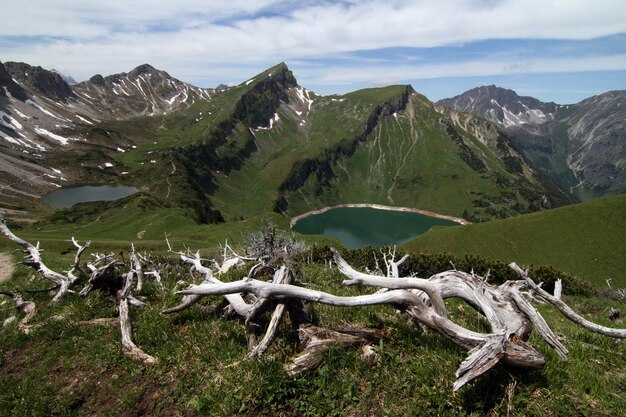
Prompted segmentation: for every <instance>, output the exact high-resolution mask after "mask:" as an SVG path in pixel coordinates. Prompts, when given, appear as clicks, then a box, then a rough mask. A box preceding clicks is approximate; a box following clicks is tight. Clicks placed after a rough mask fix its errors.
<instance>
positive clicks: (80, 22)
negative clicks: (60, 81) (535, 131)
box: [0, 0, 626, 104]
mask: <svg viewBox="0 0 626 417" xmlns="http://www.w3.org/2000/svg"><path fill="white" fill-rule="evenodd" d="M0 60H1V61H24V62H27V63H29V64H31V65H41V66H43V67H45V68H49V69H51V68H55V69H57V70H59V71H61V72H63V73H65V74H68V75H71V76H72V77H74V78H75V79H76V80H78V81H81V80H84V79H87V78H89V77H91V76H92V75H94V74H96V73H101V74H103V75H108V74H113V73H118V72H128V71H130V70H131V69H132V68H133V67H135V66H137V65H139V64H142V63H146V62H147V63H150V64H152V65H153V66H155V67H157V68H160V69H163V70H165V71H168V72H169V73H170V74H171V75H172V76H174V77H176V78H179V79H181V80H183V81H186V82H190V83H192V84H195V85H198V86H202V87H214V86H216V85H217V84H219V83H226V84H236V83H240V82H242V81H244V80H246V79H248V78H250V77H251V76H252V75H254V74H256V73H259V72H261V71H263V70H264V69H266V68H268V67H270V66H272V65H275V64H276V63H278V62H280V61H285V62H286V63H287V64H288V65H289V67H290V68H291V69H292V70H293V72H294V74H295V76H296V78H297V79H298V81H299V83H300V84H301V85H303V86H304V87H306V88H308V89H311V90H313V91H316V92H318V93H322V94H333V93H339V94H341V93H345V92H349V91H353V90H356V89H360V88H368V87H378V86H383V85H389V84H412V85H413V86H414V88H415V89H416V90H417V91H419V92H421V93H423V94H425V95H426V96H427V97H429V98H430V99H431V100H438V99H441V98H444V97H451V96H454V95H457V94H460V93H462V92H463V91H465V90H467V89H470V88H473V87H476V86H479V85H486V84H496V85H499V86H502V87H506V88H511V89H514V90H516V91H517V92H518V93H520V94H522V95H531V96H534V97H537V98H539V99H541V100H544V101H555V102H557V103H563V104H565V103H574V102H577V101H580V100H582V99H584V98H586V97H589V96H591V95H594V94H599V93H602V92H604V91H608V90H615V89H625V88H626V7H624V3H623V0H598V1H594V2H592V1H589V0H585V1H583V0H445V1H444V0H438V1H431V0H428V1H426V0H414V1H400V0H388V1H384V2H383V1H368V0H362V1H356V0H347V1H322V0H299V1H296V0H281V1H259V0H229V1H199V0H177V1H171V0H170V1H153V0H134V1H128V0H124V1H120V0H108V1H106V2H86V1H84V0H29V1H21V0H20V1H16V0H9V1H8V2H7V3H5V4H4V5H3V19H2V26H0Z"/></svg>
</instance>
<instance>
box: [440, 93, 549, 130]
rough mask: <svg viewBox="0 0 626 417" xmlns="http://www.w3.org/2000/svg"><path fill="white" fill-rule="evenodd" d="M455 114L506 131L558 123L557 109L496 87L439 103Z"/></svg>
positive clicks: (464, 94)
mask: <svg viewBox="0 0 626 417" xmlns="http://www.w3.org/2000/svg"><path fill="white" fill-rule="evenodd" d="M438 103H439V104H442V105H444V106H447V107H451V108H453V109H455V110H459V111H464V112H469V113H474V114H477V115H479V116H481V117H484V118H486V119H488V120H491V121H492V122H494V123H497V124H499V125H500V126H503V127H510V126H518V125H523V124H527V123H530V124H533V125H536V124H541V123H543V122H546V121H549V120H552V119H554V114H555V113H556V109H557V105H556V104H555V103H544V102H543V101H540V100H537V99H536V98H533V97H524V96H519V95H518V94H517V93H516V92H515V91H513V90H509V89H507V88H502V87H498V86H496V85H493V84H492V85H487V86H480V87H476V88H472V89H471V90H468V91H466V92H464V93H463V94H460V95H458V96H456V97H452V98H447V99H443V100H440V101H439V102H438Z"/></svg>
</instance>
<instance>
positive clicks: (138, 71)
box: [128, 64, 157, 77]
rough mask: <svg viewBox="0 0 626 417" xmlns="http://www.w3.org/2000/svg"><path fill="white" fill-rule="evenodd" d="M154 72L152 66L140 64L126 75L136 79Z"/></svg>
mask: <svg viewBox="0 0 626 417" xmlns="http://www.w3.org/2000/svg"><path fill="white" fill-rule="evenodd" d="M154 71H157V69H156V68H154V67H153V66H152V65H150V64H141V65H139V66H138V67H136V68H134V69H133V70H132V71H131V72H129V73H128V75H130V76H131V77H136V76H138V75H143V74H149V73H151V72H154Z"/></svg>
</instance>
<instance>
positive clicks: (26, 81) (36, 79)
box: [4, 62, 74, 102]
mask: <svg viewBox="0 0 626 417" xmlns="http://www.w3.org/2000/svg"><path fill="white" fill-rule="evenodd" d="M4 66H5V68H6V70H7V72H8V73H9V74H10V75H11V77H13V79H14V80H15V81H17V82H18V83H20V84H21V85H22V86H24V87H25V88H27V89H29V90H31V91H32V92H34V93H35V94H37V95H41V96H43V97H47V98H49V99H51V100H55V101H62V102H67V101H68V100H69V99H70V98H72V97H73V96H74V94H73V93H72V89H71V88H70V86H69V84H68V83H67V82H65V80H64V79H63V77H61V75H60V74H58V73H56V72H52V71H48V70H45V69H43V68H41V67H38V66H37V67H34V66H31V65H28V64H25V63H23V62H5V64H4Z"/></svg>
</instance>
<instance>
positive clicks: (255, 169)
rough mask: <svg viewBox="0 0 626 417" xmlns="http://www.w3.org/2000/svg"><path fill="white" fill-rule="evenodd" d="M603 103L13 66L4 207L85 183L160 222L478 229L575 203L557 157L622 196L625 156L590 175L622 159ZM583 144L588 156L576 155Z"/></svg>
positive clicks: (147, 70) (1, 104)
mask: <svg viewBox="0 0 626 417" xmlns="http://www.w3.org/2000/svg"><path fill="white" fill-rule="evenodd" d="M470 93H471V94H470ZM608 94H612V93H608ZM615 94H616V98H615V99H614V100H616V101H617V102H619V100H622V101H623V95H620V94H619V93H615ZM600 97H603V96H600ZM607 97H610V96H607ZM620 97H621V98H620ZM594 99H596V100H597V102H598V103H603V104H602V107H601V108H596V107H594V105H593V102H589V103H588V104H586V105H584V106H583V103H585V102H582V103H579V104H578V105H574V106H570V108H565V106H559V105H556V104H554V103H542V102H540V101H539V100H536V99H531V98H517V95H516V94H515V93H514V92H512V91H509V90H502V89H498V88H495V87H481V88H479V89H475V90H471V91H470V92H467V93H465V94H464V95H463V96H459V97H456V98H454V99H450V101H442V102H439V103H432V102H430V101H429V100H428V99H427V98H426V97H424V96H423V95H420V94H419V93H417V92H416V91H414V90H413V88H412V87H411V86H408V85H396V86H389V87H385V88H373V89H365V90H359V91H355V92H352V93H348V94H345V95H331V96H322V95H319V94H315V93H314V92H312V91H309V90H307V89H306V88H303V87H301V86H300V85H299V84H298V82H297V80H296V78H295V76H294V75H293V73H292V72H291V71H290V70H289V68H288V67H287V66H286V65H285V64H284V63H281V64H279V65H276V66H274V67H272V68H270V69H268V70H266V71H264V72H262V73H260V74H258V75H256V76H254V77H252V78H250V79H249V80H247V81H245V82H243V83H241V84H240V85H237V86H232V87H224V86H220V87H218V88H216V89H204V88H198V87H194V86H192V85H189V84H186V83H184V82H182V81H179V80H177V79H175V78H173V77H171V76H170V75H169V74H167V73H166V72H164V71H161V70H158V69H155V68H153V67H151V66H150V65H147V64H144V65H141V66H139V67H137V68H135V69H133V70H131V71H130V72H128V73H121V74H115V75H110V76H106V77H103V76H101V75H95V76H93V77H92V78H90V79H89V80H88V81H84V82H81V83H77V84H74V85H70V84H68V83H67V81H66V80H65V79H64V78H63V77H62V76H61V75H60V74H58V73H57V72H55V71H48V70H45V69H43V68H41V67H33V66H30V65H28V64H23V63H10V62H7V63H4V64H0V112H1V113H0V120H1V121H2V122H1V125H0V180H1V184H2V185H1V188H0V194H1V195H2V205H3V206H4V208H5V210H8V211H9V213H8V216H9V217H11V216H12V217H13V218H14V219H19V218H20V216H22V218H23V217H27V216H28V213H29V211H30V210H32V208H33V207H42V206H41V203H40V202H39V201H38V197H39V196H40V195H42V194H44V193H45V192H48V191H50V190H52V189H54V188H57V187H60V186H64V185H68V184H73V183H79V182H83V183H84V182H125V183H129V184H133V185H135V186H137V188H140V189H141V190H142V193H140V196H136V197H135V198H149V199H150V201H152V203H151V208H152V209H158V210H182V211H183V212H184V213H185V215H186V216H188V217H191V218H193V219H194V220H196V221H198V222H202V223H214V222H221V221H242V220H245V219H247V218H251V217H258V216H262V215H263V214H264V213H268V212H277V213H280V214H282V215H284V216H287V217H292V216H295V215H297V214H301V213H303V212H305V211H309V210H312V209H316V208H320V207H323V206H326V205H331V204H339V203H362V202H367V203H377V204H387V205H395V206H408V207H419V208H422V209H426V210H432V211H436V212H440V213H443V214H448V215H453V216H459V217H464V218H466V219H468V220H471V221H483V220H488V219H491V218H497V217H509V216H512V215H516V214H520V213H526V212H532V211H537V210H542V209H546V208H552V207H556V206H560V205H565V204H570V203H572V202H575V201H577V199H576V198H575V197H574V196H573V195H572V194H570V193H569V192H568V191H565V190H564V188H565V187H567V186H570V184H571V183H572V182H573V181H574V179H572V178H569V177H568V175H570V173H569V172H568V171H566V170H565V168H563V166H562V164H561V165H559V164H560V163H561V162H560V161H561V160H560V159H558V158H565V162H563V163H564V164H565V165H564V166H566V167H570V165H568V163H569V159H567V158H569V155H570V153H567V152H570V149H571V150H572V151H571V154H572V155H579V156H578V157H577V158H578V159H572V162H571V166H572V167H574V168H576V169H574V168H571V169H570V170H571V176H573V178H578V177H576V175H577V173H578V175H582V176H583V177H584V179H585V180H586V181H587V182H584V181H583V182H582V183H581V185H579V186H578V187H577V188H574V189H573V190H576V189H579V190H587V189H590V190H596V191H597V193H598V194H601V192H605V193H612V192H613V193H615V192H623V191H619V187H620V186H619V181H621V179H620V178H623V176H620V175H623V171H620V170H621V169H622V167H623V159H619V160H615V161H614V160H613V159H611V161H614V162H609V164H608V165H606V166H605V167H604V168H602V167H601V165H602V163H601V162H599V161H601V160H600V159H597V158H596V159H595V161H596V162H595V164H596V165H597V167H595V165H593V163H591V162H588V161H590V160H592V159H593V155H594V154H596V153H598V152H599V151H600V150H606V148H607V147H609V146H610V145H611V144H612V143H613V144H614V145H616V146H617V145H619V144H620V143H621V146H622V147H623V120H624V119H623V117H622V120H621V122H622V124H621V130H620V127H619V126H618V127H617V128H616V127H615V126H614V124H615V123H616V122H615V120H617V119H618V118H619V114H620V113H619V110H620V108H619V104H613V103H614V102H613V101H611V100H609V101H608V102H607V100H604V99H602V98H599V99H598V98H592V99H589V100H594ZM615 108H617V111H614V110H615ZM566 115H567V116H566ZM553 126H556V127H553ZM594 126H596V128H595V129H594ZM597 126H600V127H601V128H598V127H597ZM611 126H613V127H611ZM565 128H567V129H566V132H567V136H565V135H562V137H561V136H559V137H558V138H557V139H558V140H560V141H561V142H558V144H562V143H563V142H567V143H568V145H567V146H565V147H564V149H565V150H566V151H567V152H565V151H563V152H561V153H559V152H560V151H559V152H557V151H553V150H551V152H552V153H551V154H548V153H546V152H547V149H548V148H550V149H552V148H553V147H554V146H556V145H557V144H551V145H550V146H548V145H546V144H545V139H544V138H546V137H547V138H548V139H549V140H550V141H553V142H554V141H557V139H554V138H553V136H546V135H548V133H546V132H561V131H562V129H565ZM559 129H561V130H559ZM611 129H613V130H611ZM570 130H571V137H570ZM589 132H591V133H589ZM607 132H608V133H607ZM555 135H556V134H555ZM589 135H592V137H590V136H589ZM620 135H621V136H620ZM605 136H608V137H612V138H613V142H610V141H608V142H607V141H606V140H604V139H603V138H604V137H605ZM559 138H560V139H559ZM597 138H601V139H602V140H600V139H597ZM620 138H621V139H620ZM620 140H621V142H620ZM574 141H576V142H574ZM570 142H571V143H572V144H570ZM598 142H600V143H598ZM574 143H580V144H581V146H582V145H585V146H586V147H585V149H586V151H585V152H582V151H581V150H580V148H581V146H578V148H576V150H577V151H578V153H576V150H574V148H575V145H574ZM607 143H608V145H607ZM611 146H612V145H611ZM621 149H623V148H621ZM542 152H543V153H542ZM608 152H611V151H608ZM613 153H614V154H615V153H618V152H615V151H613ZM542 158H545V159H546V160H547V162H546V161H544V159H542ZM576 161H584V162H585V165H584V166H582V165H581V163H579V162H576ZM557 162H558V163H557ZM589 166H594V167H595V168H594V169H596V170H597V171H598V174H597V176H598V178H599V177H600V172H601V170H602V169H609V170H610V169H614V170H615V171H616V174H615V180H613V179H612V178H613V177H611V176H609V177H606V178H609V180H606V179H605V181H609V182H610V184H609V185H604V186H603V187H604V188H602V189H600V187H601V185H598V184H599V182H598V181H599V180H598V179H596V180H592V179H591V178H592V170H591V168H589ZM535 167H539V169H537V168H535ZM577 167H578V168H577ZM610 167H613V168H610ZM561 168H562V170H561V171H559V169H561ZM568 169H569V168H568ZM564 170H565V171H564ZM563 171H564V172H563ZM593 172H594V173H595V172H596V171H593ZM580 173H582V174H580ZM552 178H554V179H556V182H555V181H553V179H552ZM566 180H567V181H570V182H567V181H566ZM590 181H595V182H593V184H594V186H595V188H593V187H592V186H591V185H588V184H592V182H590ZM557 183H558V184H560V185H561V186H559V185H557ZM590 193H591V191H590ZM578 195H579V196H583V197H586V196H587V194H584V193H582V192H579V193H578ZM144 206H145V204H144Z"/></svg>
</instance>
